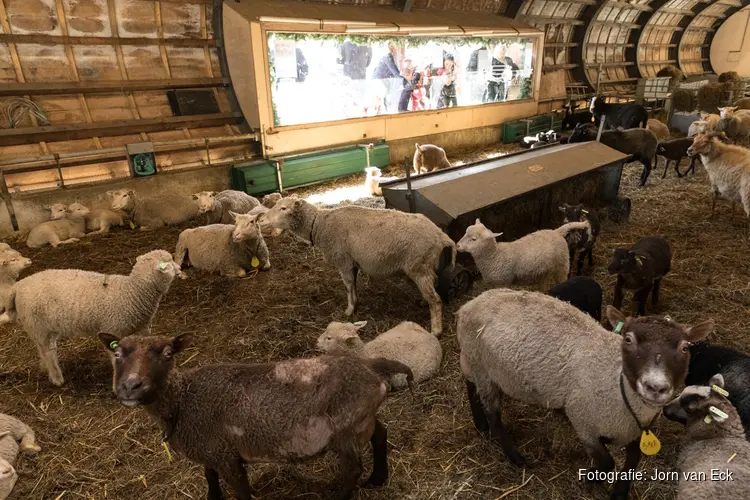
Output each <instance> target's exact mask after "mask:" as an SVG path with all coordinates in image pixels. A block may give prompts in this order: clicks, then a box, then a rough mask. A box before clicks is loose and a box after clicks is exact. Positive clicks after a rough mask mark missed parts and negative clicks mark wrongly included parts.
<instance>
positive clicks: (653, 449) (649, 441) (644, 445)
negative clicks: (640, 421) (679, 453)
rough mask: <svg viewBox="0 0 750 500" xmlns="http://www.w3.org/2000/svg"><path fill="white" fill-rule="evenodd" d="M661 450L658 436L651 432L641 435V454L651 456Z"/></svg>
mask: <svg viewBox="0 0 750 500" xmlns="http://www.w3.org/2000/svg"><path fill="white" fill-rule="evenodd" d="M659 450H661V443H660V442H659V438H657V437H656V434H654V433H653V432H651V431H643V432H642V433H641V453H643V454H644V455H648V456H651V455H656V454H657V453H659Z"/></svg>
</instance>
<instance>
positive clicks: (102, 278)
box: [0, 250, 180, 386]
mask: <svg viewBox="0 0 750 500" xmlns="http://www.w3.org/2000/svg"><path fill="white" fill-rule="evenodd" d="M178 274H180V269H179V267H178V266H176V265H175V263H174V261H173V260H172V255H171V254H170V253H169V252H167V251H165V250H152V251H151V252H148V253H146V254H144V255H140V256H139V257H137V258H136V260H135V265H134V266H133V270H132V271H131V272H130V274H129V275H128V276H123V275H118V274H109V275H108V274H101V273H94V272H90V271H82V270H80V269H50V270H46V271H41V272H39V273H36V274H32V275H31V276H29V277H27V278H24V279H22V280H21V281H19V282H18V283H16V284H15V285H14V286H13V289H12V291H11V294H10V297H9V298H8V303H7V305H6V307H5V313H3V314H2V315H0V324H4V323H8V322H10V321H17V322H18V323H19V324H20V325H21V327H23V329H24V330H25V331H26V333H27V334H28V336H29V337H30V338H31V340H33V341H34V343H35V344H36V347H37V349H38V350H39V355H40V357H41V362H42V365H43V366H44V367H45V368H46V369H47V373H48V375H49V379H50V381H51V382H52V383H53V384H55V385H57V386H60V385H62V384H63V382H64V379H63V375H62V371H61V370H60V365H59V364H58V361H57V340H58V339H59V338H60V337H72V336H87V337H93V336H95V335H96V334H98V333H99V332H108V333H112V334H113V335H117V336H124V335H131V334H133V333H141V334H148V332H149V331H150V329H151V321H152V320H153V317H154V314H156V310H157V308H158V307H159V302H160V301H161V298H162V297H163V296H164V294H165V293H167V290H169V286H170V285H171V284H172V281H173V280H174V277H175V276H176V275H178Z"/></svg>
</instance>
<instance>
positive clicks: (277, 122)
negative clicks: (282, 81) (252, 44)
mask: <svg viewBox="0 0 750 500" xmlns="http://www.w3.org/2000/svg"><path fill="white" fill-rule="evenodd" d="M268 75H269V76H270V79H271V81H270V82H269V83H270V85H271V88H273V83H274V82H275V81H276V63H275V62H274V59H273V50H271V44H270V43H269V44H268ZM271 102H272V104H271V106H272V108H273V126H274V127H279V126H281V119H280V118H279V111H278V109H276V100H274V99H271Z"/></svg>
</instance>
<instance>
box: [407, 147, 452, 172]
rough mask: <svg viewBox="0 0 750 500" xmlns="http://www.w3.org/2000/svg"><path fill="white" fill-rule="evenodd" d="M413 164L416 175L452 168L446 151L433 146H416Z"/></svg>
mask: <svg viewBox="0 0 750 500" xmlns="http://www.w3.org/2000/svg"><path fill="white" fill-rule="evenodd" d="M413 163H414V173H415V174H424V173H425V172H432V171H433V170H439V169H441V168H449V167H450V166H451V164H450V162H449V161H448V157H447V156H446V154H445V150H444V149H443V148H441V147H439V146H435V145H433V144H423V145H422V146H420V145H419V144H416V151H414V161H413Z"/></svg>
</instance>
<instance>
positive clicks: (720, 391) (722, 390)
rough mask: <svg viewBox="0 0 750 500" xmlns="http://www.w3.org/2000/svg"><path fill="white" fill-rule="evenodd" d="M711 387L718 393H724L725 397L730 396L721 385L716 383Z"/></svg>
mask: <svg viewBox="0 0 750 500" xmlns="http://www.w3.org/2000/svg"><path fill="white" fill-rule="evenodd" d="M711 389H712V390H713V391H714V392H716V393H718V394H721V395H722V396H724V397H725V398H728V397H729V393H728V392H727V391H725V390H724V389H723V388H721V387H719V386H718V385H716V384H714V385H712V386H711Z"/></svg>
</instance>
